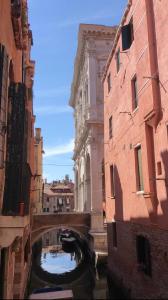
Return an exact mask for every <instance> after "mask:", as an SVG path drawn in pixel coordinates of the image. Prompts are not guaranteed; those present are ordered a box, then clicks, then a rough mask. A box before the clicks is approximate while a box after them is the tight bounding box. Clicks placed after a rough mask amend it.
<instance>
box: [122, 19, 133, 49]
mask: <svg viewBox="0 0 168 300" xmlns="http://www.w3.org/2000/svg"><path fill="white" fill-rule="evenodd" d="M121 37H122V51H127V50H128V49H130V48H131V45H132V43H133V41H134V26H133V16H132V17H131V19H130V21H129V23H128V24H126V25H124V26H122V28H121Z"/></svg>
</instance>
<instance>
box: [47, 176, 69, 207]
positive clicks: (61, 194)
mask: <svg viewBox="0 0 168 300" xmlns="http://www.w3.org/2000/svg"><path fill="white" fill-rule="evenodd" d="M73 210H74V184H73V182H72V181H71V180H69V178H65V180H62V181H53V182H52V183H50V184H48V183H45V184H44V192H43V212H50V213H56V212H66V211H73Z"/></svg>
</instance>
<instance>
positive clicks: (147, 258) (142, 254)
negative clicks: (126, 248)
mask: <svg viewBox="0 0 168 300" xmlns="http://www.w3.org/2000/svg"><path fill="white" fill-rule="evenodd" d="M136 249H137V262H138V271H142V272H144V273H145V274H146V275H148V276H151V275H152V271H151V254H150V244H149V241H148V239H147V238H145V237H144V236H141V235H139V236H137V237H136Z"/></svg>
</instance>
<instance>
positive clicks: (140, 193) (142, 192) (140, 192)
mask: <svg viewBox="0 0 168 300" xmlns="http://www.w3.org/2000/svg"><path fill="white" fill-rule="evenodd" d="M136 194H137V195H138V196H139V195H144V194H145V192H144V191H138V192H136Z"/></svg>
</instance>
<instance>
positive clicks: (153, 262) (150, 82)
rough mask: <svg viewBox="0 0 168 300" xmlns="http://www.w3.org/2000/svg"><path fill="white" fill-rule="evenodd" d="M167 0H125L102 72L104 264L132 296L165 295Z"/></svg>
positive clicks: (167, 272)
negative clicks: (104, 189)
mask: <svg viewBox="0 0 168 300" xmlns="http://www.w3.org/2000/svg"><path fill="white" fill-rule="evenodd" d="M166 5H167V1H166V0H162V1H158V0H140V1H139V0H132V1H128V5H127V8H126V10H125V13H124V16H123V18H122V20H121V24H120V26H119V28H118V31H117V34H116V37H115V41H114V46H113V48H112V50H111V53H110V56H109V59H108V62H107V65H106V70H105V73H104V79H103V80H104V122H105V123H104V125H105V127H104V128H105V178H106V180H105V182H106V217H107V227H108V245H109V248H108V251H109V256H108V266H109V270H110V272H111V274H112V275H113V278H115V279H116V282H118V284H119V285H120V286H123V287H124V288H125V289H126V290H127V292H128V295H131V297H132V298H140V299H142V298H145V299H149V298H150V299H160V298H168V289H167V281H168V252H167V249H168V222H167V219H168V209H167V208H168V184H167V182H168V80H167V78H168V67H167V66H168V54H167V51H168V42H167V28H168V10H167V7H166Z"/></svg>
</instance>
